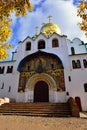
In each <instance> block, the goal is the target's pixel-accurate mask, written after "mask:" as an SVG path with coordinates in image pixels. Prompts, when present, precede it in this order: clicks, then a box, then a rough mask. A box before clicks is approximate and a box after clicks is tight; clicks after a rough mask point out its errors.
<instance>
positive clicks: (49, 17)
mask: <svg viewBox="0 0 87 130" xmlns="http://www.w3.org/2000/svg"><path fill="white" fill-rule="evenodd" d="M51 18H52V16H50V15H49V16H48V19H49V23H50V21H51Z"/></svg>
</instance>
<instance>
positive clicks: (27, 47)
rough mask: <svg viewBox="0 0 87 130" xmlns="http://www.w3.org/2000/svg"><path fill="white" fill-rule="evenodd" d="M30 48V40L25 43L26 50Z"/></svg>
mask: <svg viewBox="0 0 87 130" xmlns="http://www.w3.org/2000/svg"><path fill="white" fill-rule="evenodd" d="M29 50H31V42H27V43H26V51H29Z"/></svg>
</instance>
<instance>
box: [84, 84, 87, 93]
mask: <svg viewBox="0 0 87 130" xmlns="http://www.w3.org/2000/svg"><path fill="white" fill-rule="evenodd" d="M84 92H87V83H85V84H84Z"/></svg>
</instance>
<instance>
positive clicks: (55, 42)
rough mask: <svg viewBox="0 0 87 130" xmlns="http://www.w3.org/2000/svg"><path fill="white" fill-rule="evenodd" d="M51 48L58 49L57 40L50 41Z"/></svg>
mask: <svg viewBox="0 0 87 130" xmlns="http://www.w3.org/2000/svg"><path fill="white" fill-rule="evenodd" d="M52 47H59V43H58V39H53V40H52Z"/></svg>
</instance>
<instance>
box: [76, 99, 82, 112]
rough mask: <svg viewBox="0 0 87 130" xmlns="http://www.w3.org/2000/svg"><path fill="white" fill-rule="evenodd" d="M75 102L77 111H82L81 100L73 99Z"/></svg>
mask: <svg viewBox="0 0 87 130" xmlns="http://www.w3.org/2000/svg"><path fill="white" fill-rule="evenodd" d="M75 102H76V103H77V105H78V108H79V111H82V106H81V100H80V97H75Z"/></svg>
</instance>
